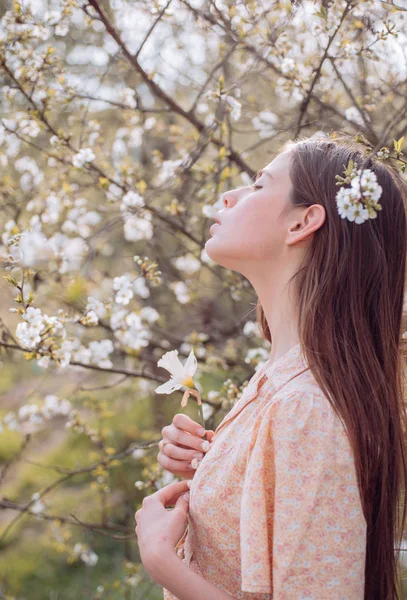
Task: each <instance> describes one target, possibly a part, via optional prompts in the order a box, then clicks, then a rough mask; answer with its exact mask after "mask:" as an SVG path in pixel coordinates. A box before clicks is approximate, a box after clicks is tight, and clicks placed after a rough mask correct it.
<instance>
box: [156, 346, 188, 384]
mask: <svg viewBox="0 0 407 600" xmlns="http://www.w3.org/2000/svg"><path fill="white" fill-rule="evenodd" d="M157 366H158V367H162V368H163V369H166V370H167V371H169V373H170V374H171V377H170V379H169V381H166V382H165V383H163V384H162V385H160V386H158V388H156V389H155V392H156V393H157V394H171V393H172V392H174V391H175V390H179V389H181V388H182V387H187V388H191V387H193V386H194V381H193V376H194V375H195V372H196V370H197V367H198V362H197V360H196V357H195V354H194V351H193V350H191V352H190V353H189V356H188V358H187V360H186V361H185V364H184V365H183V364H182V363H181V361H180V359H179V358H178V350H170V351H169V352H166V353H165V354H164V355H163V356H162V357H161V358H160V360H159V361H158V362H157Z"/></svg>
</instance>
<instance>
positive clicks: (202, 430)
mask: <svg viewBox="0 0 407 600" xmlns="http://www.w3.org/2000/svg"><path fill="white" fill-rule="evenodd" d="M196 432H197V434H198V435H203V434H204V433H205V429H204V428H203V427H199V429H197V430H196Z"/></svg>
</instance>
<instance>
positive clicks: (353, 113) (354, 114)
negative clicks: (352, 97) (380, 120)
mask: <svg viewBox="0 0 407 600" xmlns="http://www.w3.org/2000/svg"><path fill="white" fill-rule="evenodd" d="M345 118H346V119H347V120H348V121H352V122H353V123H356V124H357V125H364V124H365V120H364V118H363V117H362V115H361V114H360V111H359V110H358V109H357V108H356V106H351V107H350V108H347V109H346V110H345Z"/></svg>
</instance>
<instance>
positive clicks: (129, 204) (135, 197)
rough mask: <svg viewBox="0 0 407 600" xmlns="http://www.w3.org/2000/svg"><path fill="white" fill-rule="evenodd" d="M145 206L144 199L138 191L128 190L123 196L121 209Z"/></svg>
mask: <svg viewBox="0 0 407 600" xmlns="http://www.w3.org/2000/svg"><path fill="white" fill-rule="evenodd" d="M142 206H144V200H143V198H142V197H141V196H140V194H138V193H137V192H134V191H130V192H127V194H126V195H125V196H123V200H122V206H121V207H120V208H121V210H126V209H127V208H139V207H142Z"/></svg>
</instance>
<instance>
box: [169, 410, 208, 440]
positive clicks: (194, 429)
mask: <svg viewBox="0 0 407 600" xmlns="http://www.w3.org/2000/svg"><path fill="white" fill-rule="evenodd" d="M172 423H173V425H175V427H178V428H179V429H183V430H184V431H187V432H188V433H192V434H193V435H197V436H198V437H202V436H203V435H204V433H205V429H204V428H203V427H202V425H200V424H199V423H197V422H196V421H193V420H192V419H191V417H188V415H184V413H177V414H176V415H174V418H173V419H172Z"/></svg>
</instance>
